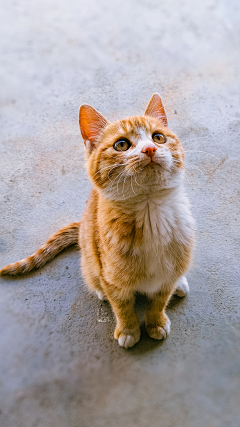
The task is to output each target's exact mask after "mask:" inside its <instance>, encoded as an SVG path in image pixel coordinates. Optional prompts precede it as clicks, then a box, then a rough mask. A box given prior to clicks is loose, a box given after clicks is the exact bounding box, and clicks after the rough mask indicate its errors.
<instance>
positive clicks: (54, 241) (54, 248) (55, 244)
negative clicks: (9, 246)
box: [0, 222, 80, 276]
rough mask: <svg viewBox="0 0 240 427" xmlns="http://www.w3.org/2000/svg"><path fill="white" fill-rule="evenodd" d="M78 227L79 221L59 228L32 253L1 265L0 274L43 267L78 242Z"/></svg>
mask: <svg viewBox="0 0 240 427" xmlns="http://www.w3.org/2000/svg"><path fill="white" fill-rule="evenodd" d="M79 227H80V222H73V223H72V224H70V225H68V226H67V227H63V228H61V229H60V230H59V231H57V233H55V234H53V235H52V236H51V237H50V238H49V239H48V241H47V242H46V243H45V244H44V245H43V246H42V247H41V248H40V249H38V251H37V252H35V253H34V254H33V255H31V256H29V257H28V258H25V259H22V260H21V261H18V262H14V263H13V264H9V265H7V266H6V267H3V268H2V269H1V270H0V275H1V276H5V275H10V276H15V275H17V274H25V273H29V272H30V271H32V270H34V269H36V268H40V267H43V266H44V265H45V264H46V263H47V262H48V261H51V259H53V258H54V257H55V256H56V255H57V254H59V253H60V252H61V251H62V250H63V249H65V248H67V247H68V246H71V245H74V244H76V243H78V233H79Z"/></svg>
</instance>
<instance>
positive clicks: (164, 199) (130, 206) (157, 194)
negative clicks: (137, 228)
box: [99, 183, 185, 211]
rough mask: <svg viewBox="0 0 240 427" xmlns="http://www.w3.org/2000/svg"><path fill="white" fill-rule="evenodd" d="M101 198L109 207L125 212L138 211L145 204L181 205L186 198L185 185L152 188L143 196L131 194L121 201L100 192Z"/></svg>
mask: <svg viewBox="0 0 240 427" xmlns="http://www.w3.org/2000/svg"><path fill="white" fill-rule="evenodd" d="M99 196H100V198H101V200H102V201H105V202H106V203H107V204H108V205H111V204H112V206H116V207H118V208H121V209H123V210H125V211H127V210H138V209H139V208H141V207H142V205H143V204H147V203H156V204H168V202H169V203H171V204H172V202H173V200H176V202H179V203H181V201H182V199H183V198H185V192H184V187H183V184H182V183H181V184H179V185H177V186H175V187H172V188H163V189H159V188H157V189H156V188H154V187H150V188H149V191H145V192H143V193H141V194H131V196H130V197H125V198H124V199H123V198H121V199H120V200H118V199H116V200H114V199H110V198H108V197H106V196H105V195H104V194H103V192H102V191H99Z"/></svg>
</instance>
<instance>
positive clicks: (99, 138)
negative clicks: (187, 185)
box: [79, 93, 184, 200]
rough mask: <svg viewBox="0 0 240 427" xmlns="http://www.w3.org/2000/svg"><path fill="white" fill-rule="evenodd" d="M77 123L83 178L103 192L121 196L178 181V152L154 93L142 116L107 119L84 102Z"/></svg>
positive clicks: (180, 153) (180, 164) (181, 159)
mask: <svg viewBox="0 0 240 427" xmlns="http://www.w3.org/2000/svg"><path fill="white" fill-rule="evenodd" d="M79 124H80V130H81V133H82V137H83V140H84V143H85V147H86V151H87V171H88V174H89V177H90V179H91V180H92V181H93V183H94V184H95V185H97V187H98V188H100V189H101V190H102V191H103V193H104V195H105V196H106V197H108V198H111V199H114V200H126V199H130V198H134V197H137V196H140V195H141V194H143V195H144V194H149V193H152V192H155V191H158V190H161V189H165V188H173V187H176V186H177V185H179V183H180V182H181V179H182V176H183V171H184V151H183V148H182V146H181V144H180V142H179V140H178V138H177V137H176V136H175V135H174V134H173V133H172V132H171V131H170V130H169V128H168V123H167V117H166V113H165V110H164V107H163V105H162V101H161V98H160V96H159V95H158V94H157V93H155V94H154V95H153V96H152V97H151V99H150V101H149V103H148V106H147V108H146V111H145V113H144V115H143V116H133V117H127V118H126V119H123V120H118V121H116V122H112V123H110V122H108V121H107V120H106V119H105V118H104V117H103V116H102V115H101V114H100V113H99V112H98V111H96V110H95V109H94V108H92V107H91V106H90V105H82V106H81V107H80V111H79Z"/></svg>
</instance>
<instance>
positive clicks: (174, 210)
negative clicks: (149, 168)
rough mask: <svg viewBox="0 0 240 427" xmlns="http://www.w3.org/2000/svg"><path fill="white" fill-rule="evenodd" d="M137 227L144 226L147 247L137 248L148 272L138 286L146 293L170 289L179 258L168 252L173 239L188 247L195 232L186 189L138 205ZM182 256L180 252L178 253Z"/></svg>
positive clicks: (138, 288)
mask: <svg viewBox="0 0 240 427" xmlns="http://www.w3.org/2000/svg"><path fill="white" fill-rule="evenodd" d="M136 218H137V226H139V227H141V226H142V227H143V236H144V239H143V244H142V245H141V247H138V248H136V251H137V252H138V254H139V255H140V259H142V263H143V264H144V269H145V274H144V276H145V278H144V279H143V280H142V281H141V282H140V283H137V284H136V290H137V291H139V292H142V293H150V294H151V293H155V292H157V291H158V290H160V289H162V287H163V286H168V284H169V281H171V276H173V273H174V269H175V265H176V261H177V259H176V255H174V251H173V252H171V253H170V252H169V250H166V249H167V247H169V244H170V243H171V241H172V240H174V241H175V242H177V245H179V247H181V246H183V245H186V244H187V242H188V241H189V239H190V236H191V234H192V230H193V219H192V216H191V213H190V210H189V202H188V199H187V198H186V196H185V194H184V192H183V190H182V188H178V189H175V190H171V191H166V192H165V193H163V194H161V196H159V195H153V196H152V197H149V198H147V199H145V200H143V201H142V202H141V203H139V204H138V207H137V211H136ZM177 252H178V253H179V251H177Z"/></svg>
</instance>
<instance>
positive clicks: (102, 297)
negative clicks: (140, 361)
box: [96, 289, 108, 301]
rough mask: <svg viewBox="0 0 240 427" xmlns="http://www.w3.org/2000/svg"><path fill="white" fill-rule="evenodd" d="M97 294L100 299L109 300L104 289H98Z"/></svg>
mask: <svg viewBox="0 0 240 427" xmlns="http://www.w3.org/2000/svg"><path fill="white" fill-rule="evenodd" d="M96 295H97V297H98V299H100V301H107V300H108V299H107V296H106V295H105V293H104V292H103V291H102V290H99V289H98V290H96Z"/></svg>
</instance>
